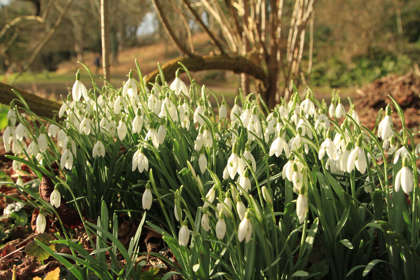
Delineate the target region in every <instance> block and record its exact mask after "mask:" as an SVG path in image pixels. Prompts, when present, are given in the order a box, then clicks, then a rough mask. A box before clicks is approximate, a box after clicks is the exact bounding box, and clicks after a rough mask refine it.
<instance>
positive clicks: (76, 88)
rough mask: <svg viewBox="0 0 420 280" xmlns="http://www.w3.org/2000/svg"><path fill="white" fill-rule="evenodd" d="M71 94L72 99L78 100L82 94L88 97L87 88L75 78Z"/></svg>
mask: <svg viewBox="0 0 420 280" xmlns="http://www.w3.org/2000/svg"><path fill="white" fill-rule="evenodd" d="M71 96H72V98H73V101H79V100H80V98H81V97H82V96H83V97H84V98H87V97H88V95H87V89H86V87H85V85H84V84H83V83H82V82H81V81H80V80H76V81H75V82H74V84H73V87H72V89H71Z"/></svg>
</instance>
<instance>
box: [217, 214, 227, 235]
mask: <svg viewBox="0 0 420 280" xmlns="http://www.w3.org/2000/svg"><path fill="white" fill-rule="evenodd" d="M225 234H226V223H225V219H223V218H220V219H219V220H218V221H217V223H216V236H217V238H218V239H219V240H221V239H223V238H224V237H225Z"/></svg>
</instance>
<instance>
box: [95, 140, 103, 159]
mask: <svg viewBox="0 0 420 280" xmlns="http://www.w3.org/2000/svg"><path fill="white" fill-rule="evenodd" d="M104 156H105V146H104V144H103V143H102V142H101V141H99V140H98V141H97V142H96V143H95V145H94V146H93V149H92V157H93V158H97V157H104Z"/></svg>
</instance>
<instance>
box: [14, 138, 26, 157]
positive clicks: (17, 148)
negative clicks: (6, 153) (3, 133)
mask: <svg viewBox="0 0 420 280" xmlns="http://www.w3.org/2000/svg"><path fill="white" fill-rule="evenodd" d="M24 150H26V144H25V142H23V141H19V140H17V139H13V146H12V153H14V154H15V155H17V154H22V153H23V151H24Z"/></svg>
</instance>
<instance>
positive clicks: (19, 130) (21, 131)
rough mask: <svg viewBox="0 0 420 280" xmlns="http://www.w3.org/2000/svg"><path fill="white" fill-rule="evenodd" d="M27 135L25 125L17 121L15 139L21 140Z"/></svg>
mask: <svg viewBox="0 0 420 280" xmlns="http://www.w3.org/2000/svg"><path fill="white" fill-rule="evenodd" d="M27 135H28V131H27V129H26V127H25V126H24V125H23V124H22V123H19V124H18V125H17V127H16V130H15V136H16V139H17V140H19V141H22V140H23V138H24V137H26V136H27Z"/></svg>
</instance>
